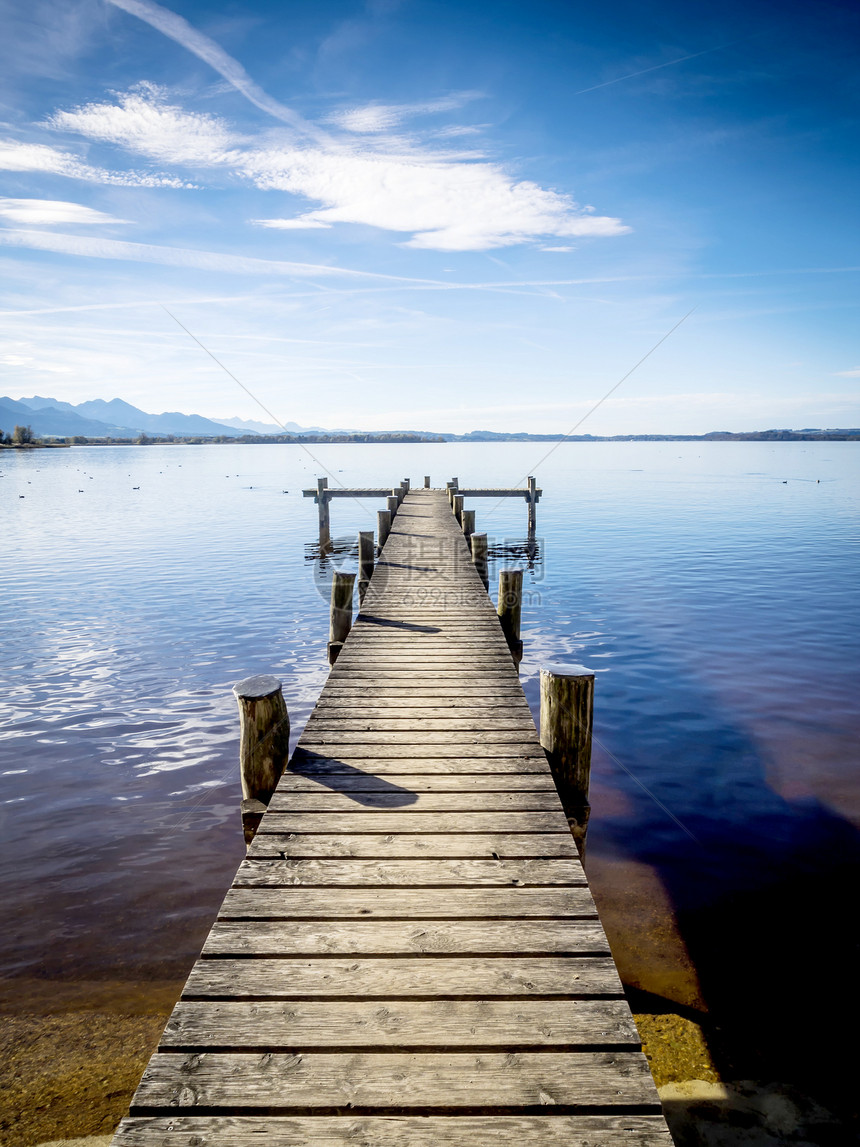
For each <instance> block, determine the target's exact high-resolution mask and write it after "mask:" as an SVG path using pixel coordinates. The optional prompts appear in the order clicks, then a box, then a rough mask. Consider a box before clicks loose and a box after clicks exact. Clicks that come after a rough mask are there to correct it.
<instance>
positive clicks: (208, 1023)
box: [159, 998, 640, 1074]
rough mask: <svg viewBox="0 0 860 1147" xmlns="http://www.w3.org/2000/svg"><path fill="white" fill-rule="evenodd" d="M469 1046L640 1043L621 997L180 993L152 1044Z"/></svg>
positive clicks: (273, 1047) (278, 1047)
mask: <svg viewBox="0 0 860 1147" xmlns="http://www.w3.org/2000/svg"><path fill="white" fill-rule="evenodd" d="M470 1046H473V1047H483V1048H493V1047H505V1048H508V1047H512V1046H513V1047H517V1048H523V1049H527V1048H548V1049H549V1048H554V1047H563V1048H573V1047H579V1048H586V1047H589V1046H591V1047H595V1048H608V1047H610V1046H611V1047H619V1048H622V1047H625V1048H630V1049H635V1050H637V1051H638V1050H639V1047H640V1044H639V1034H638V1032H637V1031H636V1026H635V1024H634V1023H633V1017H632V1016H631V1014H630V1009H629V1007H628V1006H627V1003H626V1002H625V1001H624V1000H612V999H610V1000H577V999H552V1000H544V999H540V998H537V999H530V1000H529V1001H528V1005H527V1006H524V1005H523V1004H522V1003H521V1002H519V1001H517V1000H505V999H481V1000H468V999H467V1000H464V999H456V1000H455V999H444V1000H385V1001H382V1000H332V1001H329V1000H291V1001H289V1003H281V1002H279V1001H274V1000H259V1001H253V1002H249V1001H245V1000H235V1001H234V1000H219V1001H210V1000H180V1001H179V1003H178V1004H177V1005H176V1006H175V1007H174V1009H173V1013H172V1015H171V1017H170V1019H169V1020H168V1021H167V1026H166V1027H165V1029H164V1034H163V1035H162V1037H161V1043H160V1048H159V1050H161V1051H169V1050H170V1049H171V1048H180V1047H181V1048H199V1049H200V1050H205V1049H207V1048H213V1049H214V1048H223V1049H225V1050H227V1049H230V1050H232V1049H236V1050H239V1049H240V1048H265V1049H267V1050H272V1051H275V1050H287V1049H295V1050H297V1051H298V1050H301V1051H305V1050H306V1049H307V1050H310V1049H313V1048H330V1049H332V1050H339V1049H341V1048H348V1047H351V1048H359V1047H361V1048H368V1049H370V1048H380V1049H382V1048H394V1047H400V1048H412V1049H419V1048H425V1047H426V1048H431V1047H445V1048H449V1047H450V1048H455V1047H462V1048H468V1047H470ZM262 1074H265V1072H263V1073H262Z"/></svg>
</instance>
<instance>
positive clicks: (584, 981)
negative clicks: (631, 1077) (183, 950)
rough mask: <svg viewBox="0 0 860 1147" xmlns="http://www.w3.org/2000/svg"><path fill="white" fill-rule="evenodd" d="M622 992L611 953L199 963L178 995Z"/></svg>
mask: <svg viewBox="0 0 860 1147" xmlns="http://www.w3.org/2000/svg"><path fill="white" fill-rule="evenodd" d="M623 994H624V993H623V989H622V987H621V980H620V979H619V976H618V972H617V971H616V970H615V965H614V963H613V962H612V960H611V959H610V958H609V957H608V956H588V957H583V958H575V957H561V956H556V957H547V956H531V957H530V956H520V955H517V956H515V957H511V958H507V959H506V958H502V957H494V958H492V959H486V958H485V959H480V958H475V957H473V956H470V957H469V958H468V959H463V958H457V957H452V956H444V957H441V958H436V959H416V958H414V957H413V958H411V959H396V958H387V959H379V958H376V959H364V960H355V959H343V958H342V957H341V958H340V959H338V958H334V957H326V958H317V959H307V958H306V959H301V960H297V959H289V958H284V959H258V960H230V959H226V960H199V961H198V962H197V963H196V964H195V965H194V967H193V968H192V970H191V975H190V976H189V977H188V981H187V983H186V984H185V988H184V990H183V992H182V995H183V997H184V998H185V999H207V998H211V999H246V1000H247V999H255V1000H264V999H269V1000H274V999H283V1000H300V999H329V998H331V999H335V998H338V997H341V996H351V997H355V998H357V997H367V998H370V997H376V998H382V999H388V998H390V999H396V998H398V997H399V998H403V997H428V998H433V997H440V996H445V997H446V998H453V997H458V996H467V997H475V998H481V999H483V998H484V997H487V996H509V997H525V998H528V997H533V996H618V997H621V996H622V995H623Z"/></svg>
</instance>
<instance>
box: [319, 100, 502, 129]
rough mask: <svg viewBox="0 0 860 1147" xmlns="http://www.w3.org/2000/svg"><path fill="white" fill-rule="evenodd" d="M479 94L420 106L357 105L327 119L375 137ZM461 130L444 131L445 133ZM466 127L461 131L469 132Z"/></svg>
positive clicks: (456, 106) (423, 103)
mask: <svg viewBox="0 0 860 1147" xmlns="http://www.w3.org/2000/svg"><path fill="white" fill-rule="evenodd" d="M481 95H482V93H481V92H455V93H452V94H451V95H449V96H443V97H442V98H440V99H437V100H426V101H424V102H422V103H411V104H379V103H370V104H361V105H359V106H357V107H351V108H344V109H342V110H341V111H338V112H335V113H334V114H333V115H332V116H330V117H329V122H330V123H336V124H337V125H338V127H341V128H343V129H344V131H351V132H355V133H356V134H361V135H365V134H368V135H369V134H375V133H377V132H384V131H391V130H392V128H395V127H397V126H398V125H399V124H401V123H403V122H404V121H405V120H407V119H412V118H414V117H417V116H426V115H437V114H438V113H439V112H447V111H456V109H457V108H461V107H463V106H464V105H465V104H467V103H469V102H470V101H471V100H476V99H480V98H481ZM460 130H463V129H459V128H454V129H448V131H449V133H453V132H458V131H460ZM469 130H470V129H469V128H466V129H465V131H469Z"/></svg>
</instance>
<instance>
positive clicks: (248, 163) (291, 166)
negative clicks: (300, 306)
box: [48, 85, 630, 251]
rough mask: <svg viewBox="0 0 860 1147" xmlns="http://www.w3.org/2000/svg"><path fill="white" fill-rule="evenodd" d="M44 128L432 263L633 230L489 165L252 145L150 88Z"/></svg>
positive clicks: (349, 143) (356, 149)
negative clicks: (269, 195) (281, 195)
mask: <svg viewBox="0 0 860 1147" xmlns="http://www.w3.org/2000/svg"><path fill="white" fill-rule="evenodd" d="M48 125H49V126H50V127H53V128H55V129H61V130H64V131H70V132H75V133H76V134H79V135H83V136H84V137H85V138H87V139H90V140H94V141H98V142H101V143H110V144H114V145H119V146H121V147H124V148H126V149H127V150H130V151H133V152H135V153H137V154H140V155H145V156H147V157H148V158H150V159H152V160H155V161H157V162H159V163H170V164H173V165H185V166H193V167H195V168H198V169H199V168H201V167H208V168H217V169H221V170H224V171H228V172H230V173H231V174H232V175H234V176H240V177H241V178H243V179H246V180H248V181H250V182H252V183H253V184H254V185H255V186H257V187H258V188H260V189H262V190H267V191H283V192H287V193H289V194H290V195H294V196H299V197H302V198H303V199H305V200H310V201H311V202H312V203H315V204H317V206H315V207H314V208H312V210H310V211H305V212H303V213H302V214H301V215H300V216H299V217H298V218H296V217H289V218H284V219H268V220H264V221H260V225H262V226H267V227H271V228H281V229H284V230H288V229H294V228H297V227H317V228H321V227H326V226H330V225H332V224H335V223H352V224H360V225H364V226H370V227H376V228H379V229H381V230H386V231H394V232H399V233H403V234H405V235H407V236H409V237H408V238H407V239H406V240H405V243H406V245H407V246H409V247H413V248H421V249H425V250H438V251H483V250H489V249H492V248H494V247H506V246H511V245H513V244H517V243H524V242H529V241H533V240H543V239H547V238H549V237H554V238H571V237H574V236H577V237H607V236H615V235H623V234H625V233H626V232H627V231H629V230H630V228H629V227H627V226H626V225H625V224H623V223H622V221H621V220H620V219H617V218H614V217H611V216H605V215H597V214H595V213H594V208H593V207H590V206H589V207H587V208H581V207H579V206H578V205H577V204H576V203H575V202H574V201H573V199H571V198H570V197H569V196H567V195H563V194H560V193H559V192H556V191H552V190H548V189H546V188H543V187H541V186H540V185H539V184H537V183H535V182H533V181H531V180H518V179H516V178H515V177H514V175H513V174H512V173H511V172H510V171H508V170H506V169H505V168H504V167H502V166H501V165H500V164H497V163H492V162H490V161H486V160H477V159H471V158H469V157H463V156H453V157H452V156H449V155H447V154H446V153H444V152H438V151H434V150H432V149H423V150H422V149H420V148H418V147H416V146H412V145H407V144H403V143H402V142H401V141H397V142H398V147H396V148H395V147H388V148H386V147H379V146H373V147H368V146H366V145H363V144H360V143H356V142H355V141H354V139H350V140H345V141H340V142H337V143H332V144H331V145H329V144H326V145H324V146H320V145H319V144H309V145H305V146H299V145H297V144H295V143H294V142H292V141H287V142H284V143H276V144H274V145H269V146H264V145H260V144H255V143H254V141H252V140H248V139H247V138H246V137H241V136H239V135H238V134H237V133H235V132H233V131H232V130H231V129H230V128H229V127H228V126H227V125H226V124H225V123H224V122H223V121H222V120H220V119H218V118H217V117H215V116H211V115H205V114H200V113H192V112H187V111H185V110H184V109H182V108H181V107H178V106H175V105H173V104H169V103H168V102H167V100H166V97H165V95H164V93H163V92H161V91H160V90H159V89H157V88H155V87H154V86H152V85H139V86H138V88H137V89H135V90H133V91H131V92H129V93H126V94H125V95H122V96H120V97H118V99H117V102H116V103H107V102H105V103H90V104H87V105H85V106H83V107H79V108H76V109H74V110H72V111H65V112H57V113H56V114H55V115H54V116H52V117H51V119H50V120H49V121H48ZM374 142H375V141H374ZM387 142H388V143H389V145H390V144H392V143H393V142H394V141H392V140H391V139H390V138H389V139H388V140H387Z"/></svg>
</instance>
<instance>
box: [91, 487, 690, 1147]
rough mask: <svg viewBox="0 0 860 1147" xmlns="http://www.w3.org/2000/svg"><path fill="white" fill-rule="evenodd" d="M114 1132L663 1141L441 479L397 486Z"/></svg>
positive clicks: (512, 674) (121, 1143) (133, 1138)
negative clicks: (366, 579)
mask: <svg viewBox="0 0 860 1147" xmlns="http://www.w3.org/2000/svg"><path fill="white" fill-rule="evenodd" d="M237 831H238V829H237ZM114 1144H115V1147H257V1145H262V1144H268V1145H272V1147H348V1145H352V1147H437V1145H441V1147H466V1145H473V1144H474V1145H487V1147H495V1145H496V1144H507V1145H511V1147H513V1145H514V1144H516V1145H520V1144H523V1145H526V1147H529V1145H535V1147H537V1145H549V1144H552V1145H554V1147H621V1145H622V1144H624V1145H630V1147H658V1145H660V1147H670V1145H671V1139H670V1137H669V1133H668V1130H667V1128H666V1124H665V1122H664V1121H663V1117H662V1114H661V1109H660V1103H659V1099H658V1096H657V1092H656V1090H655V1087H654V1084H653V1082H652V1079H651V1076H650V1074H649V1071H648V1066H647V1063H646V1061H645V1058H644V1056H643V1055H642V1053H641V1050H640V1045H639V1037H638V1035H637V1032H636V1028H635V1026H634V1023H633V1018H632V1016H631V1014H630V1009H629V1007H628V1005H627V1003H626V1001H625V999H624V995H623V992H622V988H621V983H620V981H619V978H618V974H617V971H616V969H615V965H614V963H613V961H612V957H611V955H610V952H609V947H608V945H607V942H606V937H605V935H604V932H603V929H602V927H601V925H600V922H599V920H598V917H597V913H596V910H595V907H594V902H593V900H592V897H591V893H590V891H589V888H588V884H587V881H586V879H585V875H584V872H583V869H582V866H581V864H580V862H579V859H578V855H577V849H576V846H575V844H574V841H573V838H572V836H571V833H570V830H569V827H568V822H567V819H566V817H565V814H564V812H563V810H562V805H561V802H560V800H559V797H558V794H557V792H556V788H555V785H554V782H553V777H552V774H551V772H550V769H549V766H548V763H547V757H546V754H545V753H544V750H543V749H542V748H541V745H540V742H539V739H538V734H537V732H536V729H535V725H534V722H533V721H532V718H531V715H530V713H529V709H528V706H527V704H526V701H525V698H524V695H523V691H522V688H521V686H520V684H519V680H518V676H517V670H516V667H515V664H514V659H513V658H512V656H511V652H510V650H509V647H508V643H507V641H506V638H505V636H504V635H503V632H502V627H501V625H500V624H499V620H498V617H497V615H496V611H495V608H494V607H493V605H492V603H491V601H490V599H489V598H488V596H487V593H486V591H485V589H484V585H483V583H482V581H481V578H480V576H479V574H478V573H477V571H476V569H475V567H474V566H473V564H472V562H471V559H470V554H469V549H468V547H467V543H466V540H465V538H464V535H463V533H462V530H461V527H460V526H459V525H458V524H457V522H456V520H455V518H454V516H453V514H452V512H451V508H450V505H449V501H448V497H447V496H446V492H445V491H443V490H430V489H420V490H417V491H412V492H409V493H406V494H405V496H404V498H403V499H402V501H401V504H400V506H399V508H398V509H397V511H396V513H395V516H394V519H393V521H392V523H391V532H390V534H389V537H388V540H387V541H386V543H385V546H384V549H383V551H382V554H381V556H380V559H379V561H378V564H377V565H376V568H375V571H374V573H373V577H372V579H371V581H370V584H369V586H368V587H367V589H366V592H365V596H364V600H363V604H362V608H361V612H360V613H359V615H358V618H357V620H356V622H355V624H354V625H353V627H352V630H351V632H350V633H349V636H348V637H347V638H346V641H345V642H344V644H343V647H342V649H341V651H340V653H339V656H338V659H337V662H336V664H335V665H334V667H333V668H332V671H331V674H330V676H329V679H328V681H327V683H326V685H325V687H324V689H323V691H322V694H321V696H320V698H319V702H318V704H317V706H316V708H315V710H314V712H313V714H312V716H311V718H310V720H309V721H308V724H307V726H306V728H305V731H304V733H303V734H302V737H301V739H300V741H299V745H298V748H297V750H296V752H295V753H294V755H293V758H292V761H291V762H290V766H289V769H288V771H287V772H285V773H284V775H283V776H282V777H281V780H280V782H279V784H278V787H277V789H276V791H275V793H274V795H273V796H272V799H271V801H270V803H269V805H268V808H267V810H266V812H265V813H264V815H263V817H262V821H261V823H260V827H259V830H258V832H257V834H256V836H255V837H254V839H253V841H252V843H251V845H250V847H249V850H248V855H247V859H246V860H245V861H244V862H243V863H242V865H241V867H240V868H239V871H238V873H237V875H236V878H235V881H234V883H233V887H232V888H231V889H230V891H229V892H228V893H227V896H226V899H225V901H224V904H223V907H222V909H221V911H220V913H219V915H218V918H217V920H216V922H215V924H214V926H213V928H212V931H211V933H210V935H209V937H208V939H207V941H206V944H205V947H204V950H203V954H202V956H201V959H200V960H199V961H198V962H197V964H196V965H195V967H194V968H193V970H192V972H191V975H190V977H189V979H188V982H187V984H186V986H185V990H184V992H183V994H182V998H181V1000H180V1002H179V1003H178V1004H177V1005H176V1008H175V1010H174V1012H173V1015H172V1016H171V1018H170V1020H169V1022H168V1024H167V1027H166V1028H165V1031H164V1035H163V1037H162V1040H161V1044H160V1046H159V1049H158V1051H157V1052H156V1053H155V1055H154V1056H153V1057H152V1060H151V1061H150V1064H149V1066H148V1067H147V1069H146V1071H145V1073H144V1076H143V1079H142V1081H141V1084H140V1087H139V1088H138V1091H137V1093H136V1095H135V1097H134V1100H133V1103H132V1107H131V1112H130V1114H129V1116H128V1117H127V1118H126V1119H125V1120H123V1122H122V1124H121V1126H120V1128H119V1130H118V1131H117V1133H116V1136H115V1138H114Z"/></svg>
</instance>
